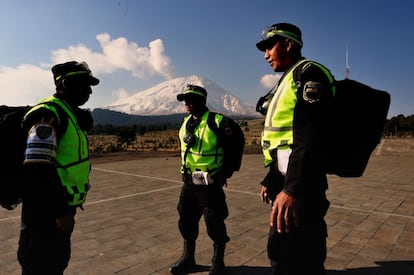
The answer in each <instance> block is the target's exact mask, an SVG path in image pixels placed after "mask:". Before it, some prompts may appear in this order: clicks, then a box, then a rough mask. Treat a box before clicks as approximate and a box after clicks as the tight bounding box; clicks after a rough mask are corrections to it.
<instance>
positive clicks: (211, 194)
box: [177, 184, 230, 244]
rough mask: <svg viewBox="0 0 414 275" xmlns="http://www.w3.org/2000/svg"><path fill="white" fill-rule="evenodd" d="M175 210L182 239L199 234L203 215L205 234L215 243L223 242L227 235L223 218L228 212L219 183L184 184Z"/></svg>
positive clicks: (225, 241) (192, 237)
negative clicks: (202, 184) (205, 184)
mask: <svg viewBox="0 0 414 275" xmlns="http://www.w3.org/2000/svg"><path fill="white" fill-rule="evenodd" d="M177 210H178V213H179V216H180V217H179V220H178V228H179V230H180V233H181V236H182V237H183V239H184V240H187V241H194V240H196V239H197V238H198V234H199V221H200V218H201V216H204V221H205V223H206V228H207V234H208V235H209V237H210V238H211V239H212V240H213V241H214V243H216V244H225V243H227V242H228V241H229V240H230V238H229V237H228V236H227V230H226V225H225V223H224V220H225V219H226V218H227V216H228V214H229V212H228V208H227V204H226V195H225V193H224V191H223V188H222V186H221V185H214V184H213V185H208V186H190V187H189V186H187V184H184V186H183V188H182V190H181V195H180V200H179V202H178V206H177Z"/></svg>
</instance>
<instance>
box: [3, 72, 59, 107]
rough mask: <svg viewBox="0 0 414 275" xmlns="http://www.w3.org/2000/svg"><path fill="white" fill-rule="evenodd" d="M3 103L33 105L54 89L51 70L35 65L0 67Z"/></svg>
mask: <svg viewBox="0 0 414 275" xmlns="http://www.w3.org/2000/svg"><path fill="white" fill-rule="evenodd" d="M0 87H1V89H2V100H1V101H2V103H1V104H6V105H32V104H35V103H36V102H37V101H39V100H40V99H41V98H43V97H47V96H49V95H51V94H52V93H53V91H54V84H53V77H52V74H51V73H50V71H49V70H46V69H42V68H40V67H37V66H34V65H28V64H24V65H20V66H17V67H16V68H12V67H1V68H0Z"/></svg>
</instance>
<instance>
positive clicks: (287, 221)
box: [270, 191, 299, 233]
mask: <svg viewBox="0 0 414 275" xmlns="http://www.w3.org/2000/svg"><path fill="white" fill-rule="evenodd" d="M298 208H299V200H297V199H295V198H294V197H292V196H290V195H288V194H286V193H285V192H283V191H282V192H280V193H279V194H278V195H277V197H276V200H275V201H274V202H273V207H272V213H271V214H270V226H277V228H276V229H277V232H279V233H289V231H290V229H291V227H292V226H297V225H298Z"/></svg>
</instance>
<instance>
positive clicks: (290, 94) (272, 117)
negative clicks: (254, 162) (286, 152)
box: [261, 59, 335, 167]
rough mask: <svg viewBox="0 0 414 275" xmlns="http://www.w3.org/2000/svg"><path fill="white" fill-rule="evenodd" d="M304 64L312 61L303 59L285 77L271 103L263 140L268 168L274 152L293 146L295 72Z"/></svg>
mask: <svg viewBox="0 0 414 275" xmlns="http://www.w3.org/2000/svg"><path fill="white" fill-rule="evenodd" d="M304 62H312V61H309V60H307V59H301V60H299V61H298V62H297V63H296V64H295V65H293V66H292V67H291V68H290V69H289V70H288V71H287V72H286V73H285V74H284V75H283V77H282V79H281V82H280V83H279V85H278V86H277V88H276V91H275V92H274V95H273V97H272V99H271V101H270V104H269V108H268V110H267V113H266V117H265V122H264V129H263V132H262V139H261V145H262V152H263V156H264V165H265V166H266V167H267V166H269V165H270V164H271V163H272V162H273V158H272V151H273V150H275V149H288V148H290V147H291V146H292V144H293V117H294V109H295V105H296V103H297V101H298V98H297V90H298V88H297V86H296V83H295V79H294V74H293V72H294V70H295V69H296V68H297V67H298V66H300V65H301V64H303V63H304ZM312 64H315V65H316V66H318V67H319V68H320V69H321V70H322V71H323V72H324V73H325V74H326V75H327V77H328V79H329V81H330V82H331V83H333V82H334V78H333V76H332V75H331V73H330V72H329V70H328V69H326V68H325V67H324V66H322V65H320V64H318V63H316V62H312ZM333 89H334V88H333ZM333 93H335V90H333Z"/></svg>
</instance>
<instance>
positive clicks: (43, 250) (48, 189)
mask: <svg viewBox="0 0 414 275" xmlns="http://www.w3.org/2000/svg"><path fill="white" fill-rule="evenodd" d="M54 68H57V67H54ZM66 74H69V75H70V76H71V77H72V78H73V79H71V80H69V81H72V82H74V81H75V82H77V81H79V79H78V78H79V77H81V78H85V77H86V78H85V79H86V81H87V82H86V83H85V84H82V85H84V86H83V90H85V89H86V93H88V91H87V89H88V87H89V85H96V84H97V82H98V80H97V79H96V78H93V77H92V76H90V75H89V74H90V71H89V69H88V68H87V67H84V65H83V64H81V63H77V62H69V63H66V64H62V67H59V68H58V69H57V71H54V77H57V78H58V79H55V82H56V83H57V87H60V85H61V80H62V79H64V78H66V77H69V76H67V75H66ZM78 74H80V75H82V76H79V75H78ZM59 80H60V81H59ZM67 85H69V83H67ZM71 85H73V84H71ZM89 89H90V88H89ZM72 92H73V91H72ZM89 93H90V92H89ZM66 96H67V94H63V93H61V92H57V93H56V94H55V95H54V96H51V97H49V98H46V99H44V100H42V101H41V102H40V104H38V105H36V106H35V107H33V108H32V109H31V110H30V111H29V112H28V113H27V114H26V116H25V118H24V122H23V129H24V130H25V131H26V132H27V133H28V138H27V148H26V153H25V160H24V168H23V169H24V170H23V173H24V177H25V182H24V184H23V194H22V200H23V205H22V213H21V232H20V239H19V248H18V260H19V262H20V264H21V266H22V274H24V275H32V274H33V275H37V274H39V275H40V274H48V275H55V274H56V275H57V274H63V272H64V270H65V269H66V267H67V266H68V263H69V260H70V255H71V234H72V232H73V227H74V223H75V221H74V217H75V214H76V209H77V208H78V207H82V203H83V202H84V201H85V199H86V194H87V192H88V190H89V181H88V177H89V172H90V162H89V153H88V142H87V136H86V132H87V131H88V130H90V129H91V127H92V125H93V119H92V116H91V114H90V112H89V111H87V110H82V109H80V108H78V106H76V105H74V104H68V102H67V101H66V100H65V99H64V98H66ZM68 99H71V97H69V98H68ZM74 101H75V100H74Z"/></svg>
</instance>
